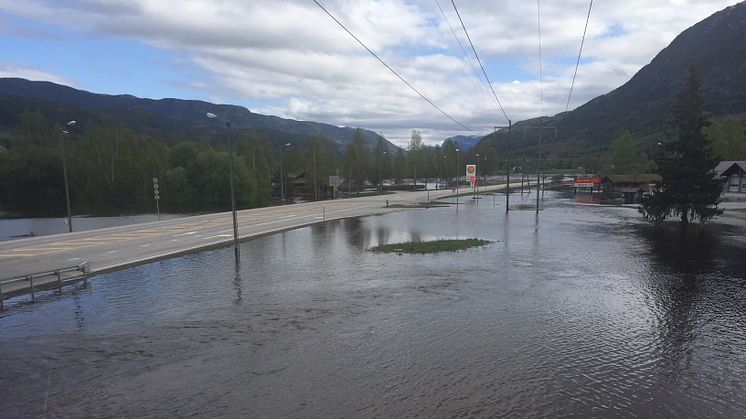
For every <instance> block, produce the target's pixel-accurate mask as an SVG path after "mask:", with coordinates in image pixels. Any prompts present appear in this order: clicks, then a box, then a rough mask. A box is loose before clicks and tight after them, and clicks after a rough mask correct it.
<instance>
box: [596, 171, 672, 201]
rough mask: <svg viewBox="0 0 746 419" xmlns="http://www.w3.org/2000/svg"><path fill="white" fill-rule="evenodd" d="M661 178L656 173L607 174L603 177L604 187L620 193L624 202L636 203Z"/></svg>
mask: <svg viewBox="0 0 746 419" xmlns="http://www.w3.org/2000/svg"><path fill="white" fill-rule="evenodd" d="M661 180H663V178H661V177H660V175H656V174H639V175H609V176H607V177H606V178H604V189H606V190H609V191H611V192H614V193H620V194H621V195H622V197H623V198H624V203H625V204H637V203H639V202H640V200H641V199H642V196H643V195H644V194H646V193H650V192H652V191H653V189H655V188H656V187H657V185H658V184H659V183H660V182H661Z"/></svg>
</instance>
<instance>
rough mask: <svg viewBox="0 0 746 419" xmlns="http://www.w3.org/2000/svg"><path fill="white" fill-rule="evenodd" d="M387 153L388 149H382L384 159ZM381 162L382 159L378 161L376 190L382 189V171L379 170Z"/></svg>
mask: <svg viewBox="0 0 746 419" xmlns="http://www.w3.org/2000/svg"><path fill="white" fill-rule="evenodd" d="M387 154H388V151H385V150H384V152H383V158H384V159H386V155H387ZM382 163H383V161H381V163H378V191H379V192H380V191H382V190H383V172H382V170H381V166H382Z"/></svg>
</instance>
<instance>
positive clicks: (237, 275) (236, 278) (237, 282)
mask: <svg viewBox="0 0 746 419" xmlns="http://www.w3.org/2000/svg"><path fill="white" fill-rule="evenodd" d="M234 268H235V269H234V272H233V273H234V275H233V289H235V290H236V300H235V301H234V303H235V304H240V303H241V299H242V297H241V290H242V282H243V280H242V279H241V264H240V263H238V261H237V263H236V265H235V267H234Z"/></svg>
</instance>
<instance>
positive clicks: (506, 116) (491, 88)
mask: <svg viewBox="0 0 746 419" xmlns="http://www.w3.org/2000/svg"><path fill="white" fill-rule="evenodd" d="M314 1H316V0H314ZM451 4H453V9H454V10H455V11H456V16H458V20H459V22H461V27H462V28H463V29H464V33H465V34H466V39H468V40H469V44H470V45H471V50H472V51H474V56H475V57H477V62H478V63H479V66H480V67H482V73H483V74H484V78H485V79H486V80H487V84H489V85H490V90H492V96H494V97H495V101H497V105H498V106H499V107H500V110H501V111H502V113H503V115H504V116H505V119H506V120H508V121H510V118H508V114H507V113H505V109H503V105H502V103H500V99H498V98H497V93H495V89H494V88H493V87H492V82H490V78H489V77H488V76H487V72H486V71H485V70H484V65H482V60H480V59H479V54H477V49H476V48H474V43H473V42H471V37H470V36H469V32H468V31H467V30H466V25H464V20H463V19H461V13H459V12H458V7H456V2H455V1H454V0H451Z"/></svg>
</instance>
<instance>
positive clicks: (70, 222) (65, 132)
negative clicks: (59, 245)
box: [60, 121, 75, 233]
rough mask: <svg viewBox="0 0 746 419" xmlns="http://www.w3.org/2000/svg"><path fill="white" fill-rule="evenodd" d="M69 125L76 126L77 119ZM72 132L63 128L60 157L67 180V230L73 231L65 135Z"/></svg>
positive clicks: (68, 124)
mask: <svg viewBox="0 0 746 419" xmlns="http://www.w3.org/2000/svg"><path fill="white" fill-rule="evenodd" d="M65 125H66V126H68V127H74V126H75V121H68V122H67V123H66V124H65ZM68 134H70V133H69V132H68V131H66V130H64V129H63V130H62V132H61V133H60V157H61V158H62V176H63V178H64V180H65V204H67V231H68V232H69V233H72V232H73V216H72V212H71V211H70V187H69V186H68V184H67V165H66V164H65V135H68Z"/></svg>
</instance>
